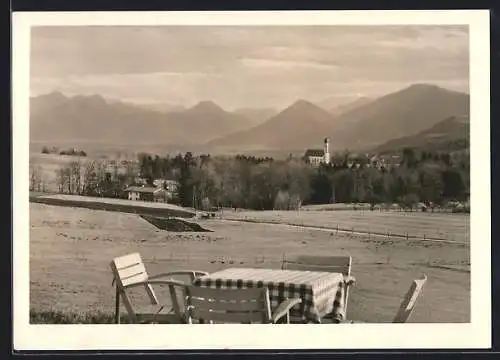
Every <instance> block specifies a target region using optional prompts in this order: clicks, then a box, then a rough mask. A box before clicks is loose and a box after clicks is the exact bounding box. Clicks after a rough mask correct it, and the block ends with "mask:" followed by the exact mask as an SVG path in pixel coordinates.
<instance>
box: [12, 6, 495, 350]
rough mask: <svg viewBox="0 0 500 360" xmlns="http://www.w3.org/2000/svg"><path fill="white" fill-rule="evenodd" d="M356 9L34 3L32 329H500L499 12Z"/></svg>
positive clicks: (25, 234)
mask: <svg viewBox="0 0 500 360" xmlns="http://www.w3.org/2000/svg"><path fill="white" fill-rule="evenodd" d="M354 13H355V14H354V17H347V16H342V13H341V12H332V11H330V12H328V11H324V12H317V13H316V14H317V16H316V17H315V16H314V14H315V13H314V12H311V13H308V12H295V14H291V13H290V12H288V14H287V13H286V12H283V14H282V17H280V18H277V17H273V16H272V13H267V14H266V13H265V12H261V13H260V15H259V16H261V17H256V15H255V14H252V13H251V12H247V13H242V14H238V15H235V14H233V15H232V16H229V14H227V13H226V14H218V15H213V14H212V16H211V15H210V14H209V13H205V14H203V13H200V14H198V17H197V15H196V14H186V13H179V14H177V16H175V14H174V13H170V14H167V13H160V14H156V15H153V14H151V17H150V18H149V20H148V21H149V22H148V21H146V20H147V19H148V17H147V13H146V12H144V13H141V14H138V15H137V16H136V17H132V16H131V15H128V17H127V16H125V15H124V14H121V15H122V16H121V17H120V16H117V17H112V16H111V15H107V14H101V15H99V14H96V16H95V17H94V15H93V14H92V15H88V14H87V16H78V14H67V16H63V14H57V13H52V14H45V15H46V17H45V18H44V17H43V15H44V14H31V15H32V16H34V18H31V20H29V19H30V18H29V17H28V15H29V14H19V18H18V20H19V21H18V22H17V25H19V26H18V27H17V28H16V21H15V20H16V19H14V30H13V31H14V39H15V40H16V31H17V36H18V37H17V39H18V44H17V45H18V48H19V49H22V50H23V51H24V52H25V53H22V55H21V52H18V53H17V54H19V55H18V58H17V59H18V61H17V62H16V60H15V59H16V53H15V55H14V69H15V68H16V66H17V67H18V69H17V71H18V73H19V75H14V81H13V86H14V88H15V89H16V88H17V89H18V90H17V91H16V90H14V105H13V108H14V120H13V133H14V142H13V144H14V147H15V148H14V153H15V154H14V163H15V164H14V173H15V174H14V179H15V180H14V182H15V184H16V185H15V189H14V192H15V194H14V197H16V196H18V201H17V202H16V201H14V204H15V205H14V207H15V208H16V207H17V211H18V213H17V215H16V213H15V216H14V218H15V219H16V218H17V222H16V221H15V222H14V226H15V227H16V229H15V230H14V244H15V245H14V252H15V255H14V257H15V261H14V273H17V275H16V274H15V281H14V288H15V294H14V299H15V301H14V314H15V317H18V318H19V319H20V320H18V322H17V323H16V325H17V324H19V325H18V326H17V327H18V329H21V328H22V329H23V334H21V333H20V335H19V338H23V341H20V342H19V343H20V344H24V345H22V346H28V347H29V345H27V344H28V343H29V342H30V341H32V342H34V343H35V344H37V345H36V346H41V345H40V344H41V342H42V340H40V338H38V339H37V340H35V339H34V338H36V336H33V334H34V332H36V331H42V332H43V331H44V330H43V329H46V330H45V332H44V333H45V334H46V336H49V335H50V334H51V333H52V334H56V333H58V334H63V333H66V332H68V331H69V330H65V329H69V327H67V326H61V325H69V324H72V325H77V326H76V327H71V329H72V330H71V331H73V330H74V331H76V332H77V333H78V332H79V331H82V332H84V333H85V334H86V335H84V336H83V337H81V336H82V335H80V340H81V341H83V343H82V344H80V345H75V343H74V341H75V339H74V338H73V339H72V338H71V335H69V334H68V333H66V334H65V335H64V334H63V335H61V338H59V340H61V343H65V344H66V345H61V346H73V347H79V348H82V349H83V348H89V347H90V348H92V347H93V346H96V347H97V348H104V347H107V348H116V347H119V346H121V345H120V344H122V342H124V343H125V346H132V345H135V346H137V347H140V346H143V347H142V348H143V349H146V348H147V347H145V346H148V345H144V344H145V343H144V344H142V343H141V344H142V345H139V344H137V343H136V342H140V341H142V340H144V341H145V342H146V343H147V342H148V341H150V340H148V338H157V339H158V342H154V340H151V341H153V342H154V344H150V346H151V348H159V349H169V348H178V347H179V348H183V347H185V346H188V345H186V344H188V339H186V337H191V338H196V339H199V341H200V342H201V343H202V344H201V345H200V346H201V347H217V346H220V345H217V344H226V343H231V344H234V346H235V347H247V348H255V347H259V346H264V345H259V344H264V343H265V344H269V343H271V344H273V341H272V340H271V338H273V337H274V339H275V342H274V344H276V346H283V347H285V345H284V343H283V342H284V341H285V340H286V339H282V340H278V337H281V336H278V335H277V333H276V329H279V330H280V331H286V332H287V333H288V332H290V334H292V332H293V334H294V335H293V336H292V335H290V337H288V340H289V341H290V342H291V344H290V346H291V347H296V346H297V344H294V343H293V341H292V339H295V341H297V339H301V338H303V337H304V336H306V335H307V337H308V338H309V337H311V338H314V337H319V338H321V339H322V340H319V345H318V346H319V347H325V346H326V347H333V348H335V347H338V348H342V347H343V346H345V347H349V348H356V347H357V346H356V344H359V347H360V348H363V347H368V348H373V347H378V346H386V347H387V346H395V347H397V346H398V345H397V344H399V346H401V347H412V344H413V345H414V346H418V344H420V343H421V344H424V343H425V344H428V345H427V346H428V347H432V344H431V341H438V340H439V339H437V338H436V334H440V335H439V336H442V337H443V341H444V343H445V344H448V345H449V344H451V342H450V341H455V343H456V345H455V346H457V347H460V346H462V345H463V344H464V343H468V342H469V343H470V344H469V346H480V345H475V344H483V345H484V344H489V342H490V341H491V339H490V336H489V334H490V331H491V329H490V328H489V321H490V315H489V311H490V310H489V304H490V301H491V299H490V293H489V292H490V290H489V289H490V283H489V281H490V280H489V279H490V268H489V267H490V258H489V257H490V250H489V246H490V238H489V227H490V223H489V221H490V220H489V216H490V211H489V201H490V200H489V196H490V195H489V186H490V185H489V166H490V165H489V143H488V142H489V110H488V106H489V105H488V104H489V93H488V89H489V85H488V79H489V68H488V67H485V66H484V64H486V65H487V66H489V64H488V60H487V59H486V58H488V59H489V55H488V54H487V53H486V54H485V53H484V51H483V50H484V46H485V44H486V49H488V46H489V45H488V44H489V41H488V38H487V35H488V34H487V33H486V34H484V33H482V32H481V31H482V29H481V27H480V26H479V25H480V24H481V23H484V19H485V18H486V20H488V13H487V12H486V13H485V12H481V11H476V12H474V11H471V12H464V11H463V12H460V11H447V12H443V13H442V16H438V15H439V14H436V12H434V15H435V16H432V15H433V13H430V12H429V14H428V20H427V21H424V20H425V19H426V17H425V15H426V13H425V12H420V14H415V17H413V18H412V15H411V12H409V11H407V12H401V13H402V14H401V16H399V17H395V16H390V15H389V14H386V15H387V16H386V18H385V19H386V21H385V23H384V15H383V14H380V13H384V12H377V11H375V12H373V11H356V12H354ZM245 14H246V15H245ZM377 14H378V16H376V15H377ZM485 14H486V16H485ZM23 15H26V16H23ZM327 15H328V16H329V17H327ZM403 15H407V16H406V17H405V16H403ZM336 16H337V17H336ZM356 16H357V17H356ZM453 16H455V17H453ZM239 17H241V21H240V22H238V19H240V18H239ZM357 18H359V19H357ZM33 19H34V20H33ZM104 19H107V20H106V21H107V22H106V21H104ZM131 19H135V20H131ZM139 19H141V21H139ZM353 19H354V21H353ZM356 19H357V20H358V21H355V20H356ZM405 19H407V20H408V21H407V22H406V23H405ZM411 19H413V21H412V20H411ZM415 19H416V20H415ZM197 21H199V22H198V23H197ZM349 21H351V23H349ZM471 23H473V24H474V25H472V24H471ZM476 29H477V30H476ZM483 29H484V27H483ZM487 29H488V25H487V21H486V30H487ZM484 36H486V37H484ZM481 39H485V40H486V42H485V44H482V43H480V40H481ZM21 40H23V41H22V44H21ZM476 42H477V44H476ZM14 50H16V49H14ZM26 51H27V52H26ZM481 54H483V55H481ZM484 59H486V63H484V62H483V63H480V61H484ZM474 61H478V62H477V63H474V64H473V62H474ZM473 65H474V66H473ZM16 76H17V78H16ZM486 76H487V77H486ZM16 79H17V80H16ZM485 79H486V80H485ZM474 101H477V102H474ZM16 109H18V110H16ZM16 111H17V112H16ZM21 128H22V129H21ZM20 129H21V130H20ZM471 129H472V130H471ZM16 134H17V138H16ZM20 134H21V135H20ZM471 134H473V135H474V136H475V137H473V138H471ZM481 136H482V137H481ZM472 145H473V146H472ZM16 152H17V156H18V157H17V158H16ZM16 159H17V160H16ZM16 168H17V169H18V170H19V171H18V172H17V173H16ZM474 176H475V177H474ZM471 185H472V186H473V187H474V190H473V191H472V194H471ZM21 192H22V195H20V194H21ZM471 199H473V200H472V203H473V207H474V214H472V213H471ZM21 203H22V205H21ZM14 210H15V212H16V209H14ZM471 218H472V219H471ZM471 220H472V221H471ZM20 228H23V230H18V229H20ZM16 234H18V235H17V236H16ZM19 234H21V235H19ZM16 254H17V255H16ZM473 254H474V255H473ZM21 264H24V266H23V265H21ZM472 264H474V265H472ZM21 268H22V270H18V269H21ZM472 269H474V271H472ZM21 272H22V273H21ZM486 272H487V273H486ZM476 279H479V280H478V281H476ZM472 284H474V287H472ZM17 289H19V291H18V290H17ZM21 292H22V293H21ZM475 292H476V293H475ZM21 298H22V300H20V299H21ZM16 299H18V300H19V301H16ZM478 302H479V303H478ZM21 304H22V305H21ZM483 312H485V313H486V315H480V313H481V314H482V313H483ZM16 321H17V320H16ZM396 323H397V324H405V325H404V327H403V328H399V327H391V326H395V325H392V324H396ZM198 324H211V326H208V327H207V326H194V325H198ZM219 324H220V325H221V326H220V327H219V326H217V325H219ZM231 324H232V326H235V325H238V327H231ZM249 324H251V325H249ZM303 324H309V325H313V324H316V325H318V326H307V327H306V326H305V325H303ZM16 325H15V327H16ZM35 325H36V326H35ZM162 325H168V326H162ZM276 325H277V326H276ZM374 325H375V327H374ZM174 326H175V327H174ZM254 326H259V327H254ZM380 326H387V327H384V328H383V329H387V330H383V331H382V334H381V328H380ZM412 326H417V327H418V326H420V327H419V328H418V329H419V330H418V331H417V330H415V332H413V330H410V329H413V328H412ZM422 326H424V327H422ZM432 326H434V328H433V327H432ZM446 326H448V327H446ZM406 327H408V330H403V329H406ZM479 328H480V329H481V331H478V332H477V329H479ZM30 329H31V330H30ZM92 329H94V330H92ZM106 329H108V330H106ZM111 329H113V330H111ZM132 329H133V330H132ZM173 329H175V330H173ZM228 329H233V330H228ZM256 329H259V330H258V331H256ZM285 329H286V330H285ZM415 329H416V328H415ZM426 329H429V330H426ZM432 329H434V330H432ZM445 329H451V330H450V331H449V332H448V331H447V330H445ZM471 329H473V330H471ZM98 330H99V331H102V332H100V333H101V334H108V335H106V336H110V335H109V334H111V333H113V334H114V335H113V336H114V337H113V339H115V340H113V341H111V342H110V343H109V344H108V345H105V346H104V345H103V341H105V340H106V339H103V338H102V336H98V335H96V334H97V333H98ZM127 331H128V335H124V334H126V332H127ZM363 331H365V334H371V335H365V336H362V335H354V334H355V333H356V334H358V333H359V334H363ZM383 333H385V334H386V336H385V339H384V336H383ZM473 333H476V334H482V336H483V337H482V338H478V339H475V340H474V339H473V338H472V337H470V338H469V339H468V340H464V339H463V338H462V339H461V338H460V334H461V335H462V336H463V337H467V336H468V335H465V336H464V334H471V335H472V334H473ZM28 334H31V335H30V336H29V340H30V341H28ZM92 334H94V335H92ZM117 334H121V335H119V336H118V335H117ZM146 334H148V335H147V336H146ZM160 334H161V335H160ZM181 334H183V335H182V337H183V339H182V340H179V342H177V343H176V341H177V340H178V339H179V338H181ZM202 334H206V335H204V336H203V335H202ZM249 334H252V335H251V336H252V337H251V338H250V337H248V336H250V335H249ZM259 334H260V337H259ZM272 334H274V335H272ZM283 334H284V333H283ZM314 334H316V335H314ZM389 334H391V335H389ZM392 334H395V335H394V336H392ZM142 335H144V337H142ZM174 335H175V336H174ZM457 335H458V336H459V337H455V338H453V336H457ZM74 336H76V335H74ZM106 336H105V337H106ZM339 336H340V337H339ZM356 336H358V338H357V339H356ZM370 336H378V337H379V340H376V339H375V338H373V340H369V339H368V337H370ZM418 336H421V337H422V339H423V340H421V342H419V341H420V340H417V339H416V337H418ZM478 336H479V335H478ZM334 337H335V338H336V337H339V339H340V340H339V341H333V340H332V339H333V338H334ZM414 337H415V338H414ZM162 338H163V339H162ZM167 338H168V339H167ZM328 338H330V340H327V339H328ZM412 338H413V339H412ZM63 339H66V340H63ZM82 339H84V340H82ZM126 339H128V340H126ZM141 339H142V340H141ZM250 339H254V340H250ZM259 339H260V340H259ZM346 339H348V340H346ZM46 340H47V341H48V342H47V344H48V343H51V344H52V345H47V346H49V347H50V346H52V347H51V348H55V346H56V345H55V344H56V340H49V339H46ZM316 340H317V339H316ZM342 340H345V341H346V343H345V344H344V345H343V343H342ZM51 341H52V342H51ZM85 341H86V343H85ZM197 341H198V340H197ZM305 341H306V342H307V341H309V339H307V340H305ZM311 341H315V340H314V339H312V340H311ZM363 341H364V342H366V344H364V345H363V344H362V342H363ZM398 341H399V342H398ZM67 344H73V345H67ZM183 344H184V345H183ZM391 344H393V345H391ZM394 344H396V345H394ZM429 344H431V345H429ZM309 345H311V344H309ZM193 346H194V345H193ZM224 346H226V345H224ZM227 346H230V345H227ZM271 346H272V345H271ZM305 346H306V347H307V344H305ZM311 346H312V345H311ZM311 346H309V347H311ZM436 346H439V344H437V345H436ZM450 346H451V345H450ZM194 348H196V346H194Z"/></svg>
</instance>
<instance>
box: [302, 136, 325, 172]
mask: <svg viewBox="0 0 500 360" xmlns="http://www.w3.org/2000/svg"><path fill="white" fill-rule="evenodd" d="M329 145H330V139H328V138H325V140H324V144H323V149H307V150H306V153H305V154H304V158H305V160H306V162H307V163H309V164H311V165H313V166H319V164H329V163H330V149H329Z"/></svg>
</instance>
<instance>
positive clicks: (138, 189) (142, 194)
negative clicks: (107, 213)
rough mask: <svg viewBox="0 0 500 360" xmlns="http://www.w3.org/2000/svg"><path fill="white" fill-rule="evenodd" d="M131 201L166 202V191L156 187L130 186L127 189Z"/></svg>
mask: <svg viewBox="0 0 500 360" xmlns="http://www.w3.org/2000/svg"><path fill="white" fill-rule="evenodd" d="M125 192H127V193H128V199H129V200H142V201H164V200H165V190H163V189H161V188H156V187H154V186H129V187H128V188H126V189H125Z"/></svg>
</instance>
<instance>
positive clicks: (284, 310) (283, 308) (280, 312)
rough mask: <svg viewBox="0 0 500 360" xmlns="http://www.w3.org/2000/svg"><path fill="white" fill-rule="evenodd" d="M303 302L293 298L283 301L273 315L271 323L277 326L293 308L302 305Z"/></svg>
mask: <svg viewBox="0 0 500 360" xmlns="http://www.w3.org/2000/svg"><path fill="white" fill-rule="evenodd" d="M301 302H302V299H301V298H293V299H287V300H285V301H283V302H282V303H281V304H279V306H278V308H277V309H276V310H275V312H274V313H273V314H272V316H271V322H272V323H273V324H275V323H276V322H277V321H278V320H279V319H281V318H282V317H283V316H285V315H287V314H288V313H289V312H290V309H291V308H292V307H294V306H295V305H297V304H300V303H301Z"/></svg>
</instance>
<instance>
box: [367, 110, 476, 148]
mask: <svg viewBox="0 0 500 360" xmlns="http://www.w3.org/2000/svg"><path fill="white" fill-rule="evenodd" d="M469 124H470V121H469V116H452V117H449V118H446V119H444V120H443V121H440V122H438V123H437V124H436V125H434V126H432V127H431V128H429V129H427V130H424V131H421V132H419V133H418V134H415V135H410V136H405V137H402V138H398V139H393V140H390V141H388V142H386V143H384V144H382V145H380V146H377V147H376V148H375V149H374V150H373V151H374V152H377V153H382V152H391V151H398V150H401V149H403V148H405V147H414V148H421V149H427V150H458V149H459V148H466V147H467V146H468V144H469Z"/></svg>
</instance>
